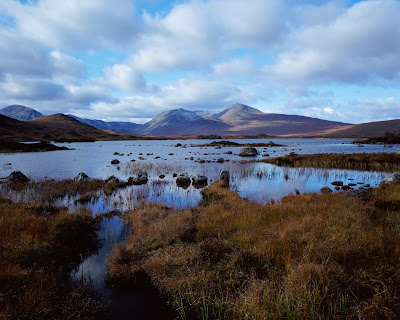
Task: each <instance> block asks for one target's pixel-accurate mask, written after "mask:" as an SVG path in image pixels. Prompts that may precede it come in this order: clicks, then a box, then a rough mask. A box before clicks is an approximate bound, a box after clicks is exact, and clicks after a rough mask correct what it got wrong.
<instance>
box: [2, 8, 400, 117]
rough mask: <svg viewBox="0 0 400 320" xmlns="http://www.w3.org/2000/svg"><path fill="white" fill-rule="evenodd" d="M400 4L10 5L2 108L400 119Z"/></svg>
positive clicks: (5, 16)
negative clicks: (243, 110)
mask: <svg viewBox="0 0 400 320" xmlns="http://www.w3.org/2000/svg"><path fill="white" fill-rule="evenodd" d="M399 17H400V1H395V0H376V1H375V0H374V1H372V0H371V1H345V0H343V1H311V0H310V1H299V0H286V1H283V0H282V1H276V0H246V1H245V0H208V1H204V0H193V1H183V0H181V1H164V0H147V1H145V0H137V1H133V0H115V1H109V0H85V1H80V0H69V1H65V0H35V1H17V0H1V1H0V57H1V59H0V107H5V106H7V105H9V104H14V103H16V104H23V105H26V106H29V107H32V108H35V109H37V110H39V111H41V112H42V113H45V114H51V113H56V112H63V113H73V114H75V115H77V116H80V117H87V118H92V119H102V120H123V121H134V122H140V123H143V122H146V121H147V120H148V119H150V118H152V117H154V116H155V115H156V114H158V113H159V112H163V111H165V110H169V109H174V108H185V109H188V110H198V109H205V110H210V111H214V110H221V109H223V108H225V107H227V106H229V105H230V104H233V103H236V102H239V103H244V104H247V105H250V106H253V107H256V108H259V109H260V110H263V111H264V112H276V113H286V114H298V115H306V116H311V117H318V118H323V119H328V120H336V121H343V122H350V123H361V122H369V121H379V120H387V119H398V118H400V94H399V92H400V91H399V89H400V88H399V87H400V59H399V53H400V18H399Z"/></svg>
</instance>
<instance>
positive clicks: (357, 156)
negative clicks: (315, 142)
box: [261, 153, 400, 172]
mask: <svg viewBox="0 0 400 320" xmlns="http://www.w3.org/2000/svg"><path fill="white" fill-rule="evenodd" d="M261 162H267V163H272V164H275V165H278V166H284V167H312V168H325V169H348V170H364V171H383V172H394V171H400V154H398V153H352V154H341V153H332V154H329V153H320V154H307V155H306V154H301V155H300V154H289V155H286V156H284V157H278V158H271V159H263V160H261Z"/></svg>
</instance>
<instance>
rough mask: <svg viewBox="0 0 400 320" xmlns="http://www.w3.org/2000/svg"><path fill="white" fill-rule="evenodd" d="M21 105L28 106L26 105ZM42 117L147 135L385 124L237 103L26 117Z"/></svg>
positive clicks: (325, 131) (341, 129) (301, 132)
mask: <svg viewBox="0 0 400 320" xmlns="http://www.w3.org/2000/svg"><path fill="white" fill-rule="evenodd" d="M15 106H17V105H15ZM9 107H13V106H9ZM17 107H19V106H17ZM22 107H23V106H22ZM24 108H25V109H30V108H26V107H24ZM9 109H10V108H9ZM11 109H12V108H11ZM30 110H33V109H30ZM33 111H35V110H33ZM66 117H67V118H66ZM41 118H42V120H41ZM43 118H44V119H47V120H46V121H47V124H46V123H44V124H45V125H49V124H50V123H52V122H54V123H57V122H62V123H64V125H65V124H66V123H67V122H68V123H71V121H72V119H73V120H74V121H75V125H77V126H80V125H79V124H85V125H86V126H87V127H86V128H87V130H89V131H90V132H91V134H93V135H100V136H101V135H102V134H111V135H113V134H115V133H117V132H120V133H125V134H137V135H149V136H193V135H210V134H217V135H226V136H239V135H257V134H267V135H271V136H277V135H279V136H290V135H292V136H312V135H332V136H344V135H346V132H347V133H349V134H350V133H352V135H353V136H364V134H363V132H364V131H365V130H367V131H368V132H369V133H370V134H372V135H373V134H374V132H375V131H376V132H381V131H382V130H384V127H385V124H384V123H383V124H372V125H366V126H361V127H360V128H361V129H352V130H350V129H351V128H359V127H357V126H359V125H351V124H349V123H343V122H336V121H330V120H322V119H318V118H312V117H306V116H299V115H287V114H278V113H265V112H262V111H261V110H258V109H256V108H253V107H250V106H247V105H244V104H240V103H236V104H233V105H231V106H228V107H226V108H225V109H223V110H221V111H217V112H214V113H210V112H208V111H202V110H197V111H190V110H186V109H183V108H179V109H172V110H168V111H164V112H161V113H159V114H158V115H157V116H155V117H154V118H153V119H151V120H150V121H148V122H147V123H145V124H137V123H132V122H124V121H119V122H118V121H111V122H109V121H103V120H91V119H83V118H79V117H77V116H74V115H63V114H55V115H50V116H44V117H38V118H35V119H31V120H29V122H32V123H34V124H35V123H36V124H43ZM37 119H39V120H37ZM394 123H396V122H394ZM392 124H393V123H391V122H388V123H387V126H389V127H390V128H389V129H388V130H386V131H391V130H392V129H391V128H392V127H393V125H392ZM396 124H397V123H396ZM354 126H356V127H354ZM375 126H380V127H382V126H383V127H382V128H381V129H379V130H378V129H377V130H375V129H374V127H375ZM20 127H21V125H20ZM95 128H96V130H99V131H96V132H94V131H93V130H92V129H95ZM394 128H396V126H394ZM21 130H22V128H21ZM349 130H350V131H349ZM354 130H356V131H354ZM357 130H358V131H357ZM374 130H375V131H374ZM386 131H385V132H386Z"/></svg>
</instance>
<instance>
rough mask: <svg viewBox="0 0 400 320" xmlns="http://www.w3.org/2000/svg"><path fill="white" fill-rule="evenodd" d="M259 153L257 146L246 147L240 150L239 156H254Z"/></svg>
mask: <svg viewBox="0 0 400 320" xmlns="http://www.w3.org/2000/svg"><path fill="white" fill-rule="evenodd" d="M256 155H258V151H257V149H256V148H253V147H246V148H243V149H242V150H240V152H239V156H241V157H254V156H256Z"/></svg>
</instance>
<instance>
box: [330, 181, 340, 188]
mask: <svg viewBox="0 0 400 320" xmlns="http://www.w3.org/2000/svg"><path fill="white" fill-rule="evenodd" d="M331 185H333V186H339V187H341V186H343V181H333V182H332V183H331Z"/></svg>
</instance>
